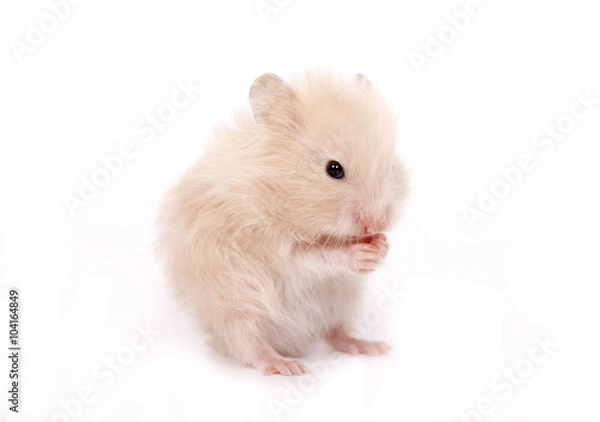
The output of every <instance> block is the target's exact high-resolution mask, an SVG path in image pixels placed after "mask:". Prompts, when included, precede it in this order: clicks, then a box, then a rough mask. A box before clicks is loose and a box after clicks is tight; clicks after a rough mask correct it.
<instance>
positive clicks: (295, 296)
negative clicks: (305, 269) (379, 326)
mask: <svg viewBox="0 0 600 422" xmlns="http://www.w3.org/2000/svg"><path fill="white" fill-rule="evenodd" d="M283 281H284V282H285V283H286V284H285V285H284V287H286V288H284V289H283V290H282V295H281V297H280V303H279V304H278V306H276V307H274V309H275V312H273V313H272V314H271V315H269V317H270V318H269V319H270V321H268V324H267V336H268V339H269V343H270V344H271V345H272V346H273V348H275V350H277V351H278V352H279V353H281V354H283V355H285V356H292V357H293V356H300V355H303V354H305V353H306V352H307V351H308V350H309V349H310V348H311V346H312V345H313V344H314V343H315V341H317V340H319V339H320V338H322V337H323V335H324V334H325V333H326V332H327V331H329V330H330V329H331V328H332V327H334V326H336V325H339V324H341V323H343V322H347V320H348V318H349V317H350V316H351V315H352V314H353V312H354V309H355V306H356V302H357V297H358V291H357V288H356V285H355V283H353V282H349V280H347V279H345V278H343V277H340V276H329V277H323V278H318V279H315V278H314V276H312V275H310V276H305V277H303V276H302V275H296V276H295V277H289V278H287V279H286V280H283Z"/></svg>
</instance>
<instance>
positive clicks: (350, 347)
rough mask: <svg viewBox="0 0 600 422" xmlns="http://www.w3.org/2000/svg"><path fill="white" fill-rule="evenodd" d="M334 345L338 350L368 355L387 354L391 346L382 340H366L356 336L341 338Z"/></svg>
mask: <svg viewBox="0 0 600 422" xmlns="http://www.w3.org/2000/svg"><path fill="white" fill-rule="evenodd" d="M333 347H334V348H335V350H337V351H338V352H342V353H348V354H350V355H358V354H360V355H367V356H380V355H385V354H386V353H387V352H388V351H389V350H390V346H388V345H387V344H385V343H383V342H381V341H366V340H358V339H355V338H347V339H343V340H339V341H337V342H335V343H334V344H333Z"/></svg>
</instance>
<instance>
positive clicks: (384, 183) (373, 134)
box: [250, 73, 407, 243]
mask: <svg viewBox="0 0 600 422" xmlns="http://www.w3.org/2000/svg"><path fill="white" fill-rule="evenodd" d="M250 104H251V107H252V112H253V114H254V119H255V121H256V124H257V130H258V133H259V136H258V138H259V142H261V143H263V144H262V146H263V147H264V151H265V155H266V156H267V158H266V161H265V162H266V163H267V164H266V165H265V168H264V171H262V172H261V174H262V175H263V177H264V178H265V180H266V183H267V184H268V186H269V188H268V189H269V190H270V191H272V192H273V193H274V195H273V196H272V197H273V198H276V199H275V200H274V201H275V202H276V203H273V204H270V205H269V207H270V209H275V210H278V211H277V212H279V215H278V217H279V219H280V221H281V222H282V223H283V224H284V225H286V226H285V227H286V228H289V229H290V230H291V231H292V232H293V235H294V236H295V237H296V238H298V239H300V240H304V241H309V242H316V241H320V240H322V241H332V240H333V241H335V242H342V243H343V242H348V241H351V240H352V239H356V238H357V237H358V238H360V237H363V236H369V235H374V234H378V233H383V232H385V231H387V230H388V229H389V228H390V227H391V226H392V225H393V223H394V221H395V220H396V218H397V216H398V213H399V211H400V208H401V206H402V203H403V200H404V198H405V196H406V193H407V178H406V174H405V171H404V167H403V165H402V163H401V162H400V160H399V158H398V156H397V153H396V117H395V115H394V113H393V111H392V109H391V108H390V107H389V105H388V104H387V103H386V102H385V101H384V99H383V98H382V97H381V96H380V94H379V93H378V92H377V91H376V89H375V88H374V87H373V86H372V84H371V82H370V81H369V80H368V79H367V78H366V77H364V76H363V75H360V74H359V75H352V76H349V77H342V76H334V75H330V74H325V73H320V74H319V73H308V74H306V75H304V76H302V77H301V78H299V79H297V80H293V81H292V82H291V83H289V84H288V83H286V82H285V81H283V80H282V79H281V78H279V77H278V76H276V75H273V74H265V75H262V76H260V77H259V78H257V79H256V80H255V81H254V83H253V84H252V87H251V89H250Z"/></svg>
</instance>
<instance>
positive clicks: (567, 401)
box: [0, 0, 600, 422]
mask: <svg viewBox="0 0 600 422" xmlns="http://www.w3.org/2000/svg"><path fill="white" fill-rule="evenodd" d="M269 1H271V3H269V4H271V5H275V6H274V7H278V11H277V14H273V15H271V16H269V19H267V22H265V20H264V19H263V18H262V17H261V15H260V14H259V13H257V11H256V9H255V6H256V5H257V4H259V2H258V1H255V0H251V1H221V2H218V1H211V2H200V1H193V2H192V1H183V0H171V1H147V0H146V1H142V0H129V1H116V0H103V1H98V0H86V1H83V2H81V4H79V5H77V6H68V7H67V8H66V9H65V6H64V4H63V6H62V7H63V9H62V14H63V15H65V16H63V18H62V19H61V20H60V21H58V20H57V22H58V25H57V28H56V29H55V31H54V32H52V33H48V34H46V35H45V37H44V39H43V40H42V41H41V42H39V45H37V46H35V47H32V48H31V49H30V50H28V51H27V52H25V53H23V54H20V53H15V48H16V47H15V45H21V44H18V43H26V42H27V40H26V35H27V33H28V31H31V29H30V27H29V22H34V23H35V24H36V25H38V24H39V21H40V19H43V18H44V17H45V16H46V17H47V15H48V14H49V13H50V11H49V8H48V6H47V5H46V3H45V2H44V1H42V0H28V1H24V0H22V1H18V2H8V1H4V2H2V6H1V9H0V32H1V33H2V38H1V40H2V45H3V47H4V48H3V49H2V51H1V56H0V141H1V147H0V148H1V149H0V175H1V179H0V180H1V197H0V201H1V202H0V219H1V223H2V226H1V227H0V235H1V240H2V245H1V246H0V247H1V251H2V254H1V255H0V278H1V279H2V280H1V283H2V285H3V292H4V293H6V291H7V288H8V287H10V286H13V287H17V288H19V289H20V291H21V317H22V319H21V330H22V336H21V345H22V347H23V351H22V356H21V384H20V385H21V403H20V413H19V415H11V416H10V418H11V419H10V420H15V421H36V422H37V421H42V420H43V421H66V420H74V419H73V417H75V418H76V420H85V421H107V420H114V421H134V420H140V421H141V420H143V421H165V420H176V421H180V422H182V421H205V420H206V421H220V420H223V421H250V420H252V421H263V420H264V421H270V420H277V419H278V418H279V419H282V420H290V421H296V420H314V421H329V420H376V421H411V422H419V421H458V420H461V419H460V417H459V414H460V413H461V412H463V413H464V412H469V411H472V410H473V409H476V406H477V405H478V403H479V402H480V401H481V400H485V399H487V400H488V405H486V406H484V407H485V408H486V409H488V410H490V409H491V410H490V411H489V414H488V415H486V416H485V419H484V420H485V421H507V422H509V421H517V420H518V421H531V422H535V421H540V422H542V421H543V422H554V421H565V422H566V421H568V422H579V421H581V422H593V421H598V420H600V381H599V379H600V364H599V363H598V362H599V361H598V356H600V341H599V339H598V337H599V332H600V330H599V329H598V321H599V320H600V319H599V316H600V311H599V310H598V294H597V292H598V289H597V284H598V282H599V281H600V266H599V257H600V241H599V240H598V239H599V238H600V225H599V223H598V215H600V203H599V202H598V201H597V198H598V193H599V189H598V182H599V181H600V177H599V176H600V166H598V160H599V158H598V153H599V152H600V148H599V147H598V143H599V142H600V104H596V105H595V106H591V108H592V110H591V111H590V112H589V113H588V115H587V116H586V117H585V118H582V119H580V120H577V121H574V122H575V127H574V129H573V130H572V131H571V132H570V133H568V134H566V135H565V136H564V139H563V141H562V142H561V143H560V144H557V145H556V148H555V149H554V150H553V151H552V152H551V153H546V154H544V152H547V151H548V150H546V149H545V148H540V147H539V146H537V147H536V146H535V145H534V144H533V143H532V142H533V141H532V136H534V134H535V133H536V131H538V130H542V131H543V130H544V127H545V126H546V125H555V124H556V123H557V121H558V120H557V119H560V118H561V117H560V116H561V115H562V114H564V113H568V112H569V109H570V107H571V105H572V103H573V101H574V100H575V99H576V98H577V96H578V95H585V93H591V95H592V97H593V98H598V97H600V84H599V82H600V79H599V78H600V50H599V48H598V42H599V40H600V25H598V16H599V13H600V10H599V9H598V8H597V6H596V5H595V4H594V3H593V2H590V1H587V0H573V1H569V2H562V1H547V0H546V1H542V0H536V1H534V0H530V1H518V0H503V1H487V0H484V1H483V2H482V3H481V6H480V9H479V13H478V16H471V17H470V18H469V21H470V22H468V23H464V27H463V28H461V31H462V32H460V33H456V31H455V30H454V34H453V33H452V30H447V29H444V28H443V27H444V25H447V23H448V18H447V16H448V15H454V16H455V15H456V14H457V13H458V14H460V13H463V14H464V13H465V10H467V6H466V3H465V2H462V1H452V0H443V1H442V0H427V1H424V0H421V1H416V0H415V1H411V2H398V3H395V4H394V5H393V6H392V5H391V3H390V2H384V1H371V2H366V1H362V2H341V1H335V2H334V1H331V2H319V1H316V0H305V1H281V0H279V1H274V0H269ZM66 15H68V16H66ZM50 19H51V18H50ZM43 25H46V28H48V25H52V21H51V20H50V21H48V22H47V23H45V24H43ZM440 28H442V29H440ZM51 30H52V28H50V29H49V31H51ZM440 30H442V32H443V31H450V32H447V33H444V34H442V37H446V38H444V41H445V42H446V43H447V45H444V46H443V47H442V48H441V51H439V52H438V53H439V54H437V55H438V56H439V57H435V58H430V57H428V56H425V52H424V48H425V45H426V43H427V42H429V43H431V42H432V41H431V40H430V36H435V37H436V38H437V37H438V35H437V34H438V31H440ZM453 35H455V37H453ZM30 36H31V35H30ZM428 40H430V41H428ZM21 46H22V45H21ZM415 53H418V54H421V55H422V56H421V57H428V58H427V61H428V62H427V64H425V65H423V66H422V67H421V68H420V69H418V67H417V66H415V65H413V64H411V60H410V57H411V55H413V57H414V54H415ZM430 53H431V52H430ZM306 68H328V69H333V70H336V71H341V72H362V73H364V74H365V75H367V76H368V77H369V78H370V79H371V81H372V82H373V83H374V84H375V85H376V86H377V87H378V88H379V89H380V90H381V91H382V92H384V93H385V95H386V96H387V97H388V98H389V100H390V101H391V102H392V104H393V105H394V107H395V108H396V109H397V112H398V115H399V139H398V150H399V152H400V153H401V155H402V157H403V158H404V161H405V162H406V164H407V166H408V167H409V169H410V172H411V179H412V182H411V186H412V194H411V198H410V201H409V202H408V204H407V208H406V214H405V216H404V219H403V221H402V223H401V225H400V226H399V227H398V228H397V230H395V232H394V234H393V235H392V236H391V239H392V250H391V251H390V255H389V258H388V260H387V263H386V264H385V266H384V267H383V268H382V269H381V270H380V271H379V272H377V273H376V275H375V276H374V277H373V278H372V280H371V281H370V283H372V293H373V295H372V298H371V301H370V302H368V303H367V304H366V306H367V308H366V309H367V310H369V309H371V310H373V309H375V308H374V306H375V305H374V304H376V301H377V298H378V297H379V296H381V294H382V293H381V288H382V287H385V286H388V287H389V286H400V288H401V289H402V291H403V292H404V294H403V297H402V299H401V300H400V301H399V302H398V303H397V304H396V305H395V306H394V307H392V308H391V309H390V310H389V311H387V312H385V313H384V314H383V315H379V317H381V321H380V322H379V321H376V322H377V323H374V324H371V325H373V327H372V329H371V330H370V331H369V332H368V333H366V335H367V336H368V337H372V338H376V339H381V340H386V341H388V342H389V343H390V344H391V345H392V346H393V350H392V352H391V353H390V355H389V356H386V357H382V358H370V359H367V358H363V357H349V358H347V359H344V360H343V361H340V362H333V361H332V360H331V356H330V355H329V354H328V352H327V351H325V350H321V349H316V350H315V353H314V355H311V356H310V357H309V358H308V359H307V362H309V363H310V362H313V363H315V362H319V363H321V364H322V365H321V366H322V367H324V368H326V373H325V374H324V375H320V376H319V377H318V379H317V378H316V377H315V378H310V379H309V378H305V379H304V381H299V379H297V378H296V379H292V380H289V379H285V378H282V377H277V376H272V377H264V376H262V375H261V374H259V373H258V372H256V371H253V370H251V369H243V368H238V367H236V366H235V365H233V364H231V363H230V362H228V361H227V360H224V359H221V358H219V357H217V356H215V355H213V354H212V353H211V352H209V351H208V350H207V349H206V348H205V346H204V345H203V342H202V337H201V335H200V334H199V333H198V332H196V331H195V330H194V329H193V328H192V326H191V324H190V322H189V321H188V320H187V318H186V316H185V314H182V313H181V312H178V310H177V307H176V306H174V305H173V304H172V303H171V302H170V301H169V299H168V294H167V292H166V291H165V290H164V288H163V286H162V277H161V274H160V271H159V269H158V266H157V265H156V264H155V263H154V261H153V254H152V249H151V243H152V237H153V231H152V222H153V220H154V217H155V214H156V211H157V209H158V207H159V205H160V198H161V196H162V195H163V194H164V192H165V191H166V189H168V187H169V186H170V185H171V184H172V183H173V182H174V180H176V178H177V177H178V175H180V174H181V173H182V172H183V171H184V170H185V169H186V168H187V167H188V166H189V165H190V164H191V163H192V162H194V161H195V160H196V159H197V157H199V156H200V155H201V154H202V145H203V142H204V141H203V139H205V138H206V137H207V136H210V134H211V131H212V128H213V127H214V126H215V125H216V124H218V123H219V122H222V121H228V120H229V119H231V116H232V113H233V111H234V110H236V109H239V108H244V107H247V93H248V88H249V86H250V84H251V82H252V80H253V79H254V78H255V77H257V76H258V75H260V74H262V73H264V72H274V73H277V74H279V75H281V76H282V77H284V78H285V77H288V76H289V75H290V74H292V73H295V72H300V71H303V70H304V69H306ZM188 78H191V80H193V81H194V83H195V84H196V85H198V86H202V87H203V88H202V93H197V94H196V96H195V98H194V100H193V101H191V102H190V103H189V105H188V106H187V107H185V108H183V109H182V110H180V111H179V112H178V114H177V116H176V117H175V119H174V120H173V121H171V122H169V123H168V124H166V127H165V129H164V130H162V131H160V132H159V133H158V134H157V136H156V138H155V139H154V140H153V142H149V143H144V142H143V140H142V137H141V136H139V135H138V134H136V133H135V132H134V131H133V126H134V124H136V122H138V121H139V120H140V119H143V118H144V115H145V113H148V112H155V111H156V110H157V108H159V107H160V106H161V105H163V104H164V103H165V101H169V99H170V98H171V95H172V94H173V93H174V92H175V90H176V89H177V85H176V84H177V81H187V80H188ZM596 102H598V100H597V99H596ZM578 110H579V111H581V110H583V109H582V108H581V107H580V108H579V109H578ZM563 118H564V116H563ZM565 121H566V122H567V123H568V118H567V120H565ZM128 141H129V142H132V143H133V145H134V146H135V151H136V157H135V159H133V160H130V161H127V162H126V163H125V164H124V170H123V171H122V172H121V174H119V175H116V176H113V177H112V179H111V181H110V183H108V185H107V186H105V187H102V188H100V189H99V190H98V192H97V193H96V195H95V197H94V198H93V199H91V200H89V201H86V205H85V206H84V207H80V208H77V209H76V210H75V211H74V212H73V213H69V212H68V211H67V209H66V207H65V204H64V200H65V195H75V196H76V195H78V193H77V192H78V189H79V186H80V183H81V179H80V178H81V177H88V178H89V177H91V175H92V173H93V172H94V171H96V170H97V169H98V168H100V167H101V163H100V161H99V159H98V157H99V156H101V155H103V156H109V155H111V154H115V153H116V152H117V151H118V149H119V147H120V146H121V145H122V144H123V143H124V142H128ZM526 154H529V155H530V156H531V157H532V159H533V161H534V163H535V165H534V168H533V169H531V168H530V171H528V172H526V173H523V174H522V175H521V176H522V180H519V181H518V183H517V182H515V187H511V188H510V191H509V192H507V194H506V195H504V197H503V198H502V199H500V200H498V201H497V203H496V204H495V207H492V206H490V207H489V208H490V209H488V211H487V212H485V213H483V214H482V215H480V217H481V218H479V219H477V220H476V221H475V222H474V224H470V222H469V219H467V218H465V214H464V213H465V210H466V209H467V207H477V206H478V201H480V196H481V195H482V189H484V190H486V191H487V192H489V191H490V189H492V187H493V186H494V185H495V184H496V183H500V184H502V183H503V182H502V180H503V179H502V175H501V170H502V169H505V168H508V167H511V166H514V165H515V164H516V163H518V161H519V159H520V157H521V156H523V155H526ZM515 177H516V176H515ZM498 186H500V185H498ZM497 189H500V188H497ZM488 199H489V198H488ZM491 208H493V209H491ZM71 214H72V215H71ZM395 288H398V287H395ZM378 295H379V296H378ZM1 300H2V307H1V309H3V311H2V312H3V315H6V313H5V309H6V304H7V303H8V299H7V298H6V296H3V297H2V299H1ZM388 303H389V302H388ZM386 309H387V308H386ZM370 315H374V314H373V313H372V314H370ZM379 317H377V319H379ZM2 318H4V319H6V316H3V317H2ZM136 324H139V325H141V326H144V325H146V324H152V326H153V327H154V328H153V330H154V331H159V332H160V334H158V335H157V336H155V337H151V339H150V341H148V342H147V343H146V344H144V350H140V351H138V352H135V353H133V352H130V350H131V349H127V348H128V347H129V346H128V344H129V342H130V341H131V340H132V338H137V337H136V336H137V334H136V328H135V327H136ZM2 326H3V327H6V325H5V323H3V324H2ZM2 330H3V331H4V330H6V332H3V333H2V334H0V336H1V338H2V339H3V341H6V338H7V337H8V332H7V329H6V328H2ZM543 335H549V336H551V338H552V339H554V340H553V341H555V342H556V343H557V344H558V347H556V348H553V349H552V350H551V352H550V353H549V355H548V356H546V358H545V359H544V362H543V363H538V364H532V363H531V360H528V359H529V358H528V355H529V353H530V350H531V349H532V347H535V346H534V345H535V344H536V342H537V341H538V338H539V337H540V336H543ZM3 350H5V349H4V348H3ZM4 353H5V352H2V353H1V355H2V356H4ZM132 353H133V355H132ZM538 353H539V354H540V355H541V352H539V350H538ZM114 356H120V359H122V360H123V359H125V360H126V361H127V362H128V364H127V365H120V367H119V368H118V369H119V372H120V373H119V374H115V375H114V376H112V377H108V376H106V377H105V378H101V377H99V376H98V372H97V371H98V368H99V367H100V368H104V369H103V370H104V371H105V370H106V367H105V366H103V365H104V363H103V362H105V359H110V358H111V357H114ZM127 359H129V360H127ZM519 362H520V363H519ZM6 364H7V360H6V359H2V365H3V366H2V369H1V370H2V372H1V373H0V376H1V377H2V378H1V379H2V380H3V384H2V386H3V388H2V390H3V391H5V389H4V381H8V376H7V375H8V367H6ZM515 365H522V366H521V368H524V369H521V373H523V372H522V371H526V372H527V376H524V377H523V378H524V379H522V381H523V382H522V383H519V385H518V386H516V387H514V389H512V390H511V391H510V392H509V393H506V394H504V395H502V394H501V393H500V391H499V390H498V388H494V387H492V383H493V381H494V380H497V379H498V377H501V379H504V378H503V377H504V375H503V374H504V373H505V372H504V371H507V370H512V368H514V367H515ZM104 373H105V372H104ZM105 374H106V373H105ZM86 386H87V387H89V388H90V391H92V392H93V400H92V402H91V403H85V404H79V399H78V398H77V397H78V394H79V392H80V390H81V389H82V388H84V387H86ZM5 396H7V394H6V393H2V398H1V400H0V402H1V403H2V407H3V408H2V410H3V411H4V408H5V407H6V406H7V405H8V402H7V401H6V398H5ZM61 403H62V404H61ZM65 403H66V404H65ZM61 406H62V407H66V408H67V409H70V410H68V412H67V413H69V412H70V413H71V415H72V416H73V417H70V416H67V413H65V411H64V409H62V407H61ZM61 412H62V413H61ZM2 414H3V413H2ZM464 420H467V419H464ZM469 420H471V421H477V420H479V416H476V415H475V414H474V413H473V412H471V419H469Z"/></svg>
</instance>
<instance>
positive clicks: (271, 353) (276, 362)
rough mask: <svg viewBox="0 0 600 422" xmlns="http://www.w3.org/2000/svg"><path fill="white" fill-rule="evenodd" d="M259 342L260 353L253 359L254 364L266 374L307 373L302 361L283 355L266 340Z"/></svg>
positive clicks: (288, 374)
mask: <svg viewBox="0 0 600 422" xmlns="http://www.w3.org/2000/svg"><path fill="white" fill-rule="evenodd" d="M258 344H259V346H258V353H257V354H256V356H255V358H254V359H253V361H252V366H254V367H255V368H256V369H259V370H261V371H262V373H263V374H264V375H286V376H290V375H302V374H305V373H306V369H305V368H304V365H303V364H302V362H301V361H299V360H297V359H292V358H286V357H283V356H281V355H280V354H279V353H277V352H276V351H275V350H274V349H273V348H272V347H271V346H269V345H267V344H265V343H264V342H261V341H259V342H258Z"/></svg>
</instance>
